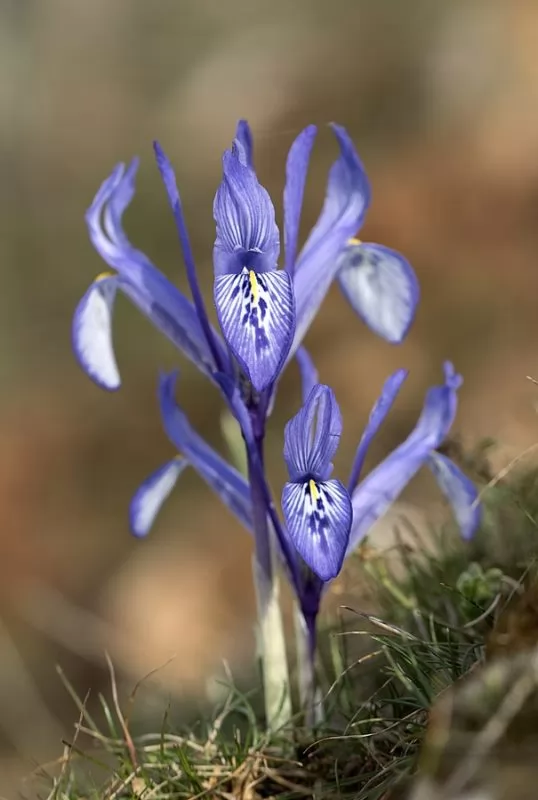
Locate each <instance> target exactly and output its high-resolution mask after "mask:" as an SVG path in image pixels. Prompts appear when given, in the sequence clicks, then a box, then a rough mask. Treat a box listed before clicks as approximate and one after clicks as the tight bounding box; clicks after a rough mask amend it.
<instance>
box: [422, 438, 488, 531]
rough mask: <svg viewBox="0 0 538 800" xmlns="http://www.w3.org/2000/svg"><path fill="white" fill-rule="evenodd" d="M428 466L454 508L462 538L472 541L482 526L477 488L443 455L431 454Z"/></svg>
mask: <svg viewBox="0 0 538 800" xmlns="http://www.w3.org/2000/svg"><path fill="white" fill-rule="evenodd" d="M428 466H429V467H430V469H431V471H432V472H433V474H434V475H435V479H436V480H437V483H438V485H439V488H440V489H441V491H442V492H443V494H444V495H445V497H446V498H447V500H448V502H449V503H450V505H451V506H452V510H453V512H454V517H455V518H456V522H457V523H458V525H459V528H460V531H461V535H462V537H463V538H464V539H470V538H471V537H472V536H473V534H474V533H475V532H476V530H477V528H478V526H479V525H480V519H481V516H482V509H481V506H480V503H479V499H478V491H477V488H476V486H475V485H474V483H473V482H472V481H471V480H470V479H469V478H468V477H467V476H466V475H464V474H463V472H462V471H461V470H460V468H459V467H457V466H456V464H454V462H453V461H451V460H450V459H449V458H447V457H446V456H444V455H442V454H441V453H436V452H433V453H430V456H429V458H428Z"/></svg>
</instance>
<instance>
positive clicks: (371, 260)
mask: <svg viewBox="0 0 538 800" xmlns="http://www.w3.org/2000/svg"><path fill="white" fill-rule="evenodd" d="M339 265H340V271H339V273H338V281H339V283H340V288H341V289H342V291H343V293H344V295H345V296H346V297H347V299H348V300H349V303H350V304H351V307H352V308H353V310H354V311H355V312H356V313H357V314H358V315H359V317H360V318H361V319H362V320H363V321H364V322H365V323H366V325H368V327H369V328H370V330H371V331H373V332H374V333H377V334H378V336H381V337H382V338H383V339H386V341H387V342H391V343H392V344H399V343H400V342H402V341H403V340H404V339H405V337H406V336H407V332H408V330H409V328H410V327H411V323H412V322H413V320H414V318H415V313H416V309H417V305H418V301H419V296H420V287H419V283H418V280H417V277H416V275H415V273H414V271H413V268H412V267H411V265H410V264H409V262H408V261H406V259H405V258H404V257H403V256H402V255H400V253H397V252H396V250H391V249H390V248H388V247H383V246H382V245H380V244H363V243H362V242H359V241H358V240H353V239H352V240H350V242H348V244H347V247H346V248H345V250H344V251H343V253H342V255H341V256H340V260H339Z"/></svg>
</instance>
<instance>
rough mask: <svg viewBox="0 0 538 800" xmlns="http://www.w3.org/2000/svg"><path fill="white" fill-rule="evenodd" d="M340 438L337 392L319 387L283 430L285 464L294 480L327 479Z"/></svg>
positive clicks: (340, 422)
mask: <svg viewBox="0 0 538 800" xmlns="http://www.w3.org/2000/svg"><path fill="white" fill-rule="evenodd" d="M341 434H342V416H341V414H340V409H339V407H338V403H337V402H336V398H335V396H334V392H333V390H332V389H330V388H329V387H328V386H324V385H323V384H317V385H316V386H314V388H313V389H312V391H311V392H310V394H309V396H308V399H307V401H306V403H305V404H304V406H303V407H302V408H301V410H300V411H299V412H298V413H297V414H296V415H295V416H294V417H293V418H292V419H290V421H289V422H288V423H287V425H286V428H285V430H284V460H285V462H286V464H287V467H288V472H289V474H290V478H291V480H292V481H293V480H301V479H302V478H305V477H315V478H316V479H319V480H325V479H326V478H328V476H329V474H330V472H331V470H332V464H331V459H332V458H333V456H334V454H335V453H336V450H337V448H338V444H339V442H340V436H341Z"/></svg>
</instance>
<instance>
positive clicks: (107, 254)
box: [73, 161, 226, 389]
mask: <svg viewBox="0 0 538 800" xmlns="http://www.w3.org/2000/svg"><path fill="white" fill-rule="evenodd" d="M137 166H138V164H137V162H136V161H133V162H132V164H131V165H130V166H129V168H128V169H127V170H126V169H125V167H124V165H123V164H120V165H118V166H117V167H116V168H115V169H114V171H113V172H112V174H111V175H110V177H109V178H107V180H106V181H104V183H103V184H102V186H101V187H100V189H99V191H98V192H97V195H96V197H95V199H94V201H93V203H92V205H91V206H90V208H89V210H88V212H87V214H86V222H87V225H88V231H89V234H90V238H91V241H92V243H93V245H94V247H95V249H96V250H97V252H98V253H99V254H100V256H101V257H102V258H103V259H104V260H105V261H106V263H107V264H108V265H109V266H110V267H112V268H113V269H114V270H115V271H116V272H117V273H118V274H117V276H116V280H115V281H113V280H112V279H111V276H109V275H107V276H106V278H107V281H108V283H104V278H103V277H102V276H100V277H99V278H97V280H96V281H95V282H94V283H93V284H92V286H90V289H89V290H88V292H87V293H86V295H85V296H84V298H83V299H82V301H81V302H80V303H79V306H78V308H77V311H76V312H75V319H74V321H73V344H74V347H75V353H76V355H77V357H78V360H79V362H80V363H81V365H82V366H83V368H84V369H86V371H87V373H88V375H89V377H91V378H92V379H93V380H95V381H96V382H97V383H99V384H100V385H102V386H105V388H109V389H115V388H118V387H119V385H120V378H119V374H117V367H116V373H115V374H113V372H111V370H110V365H111V363H112V361H111V358H113V349H112V340H111V315H112V311H113V299H114V297H113V296H114V294H115V291H113V289H112V287H115V289H120V290H121V291H122V292H123V293H124V294H126V295H127V296H128V297H129V298H130V299H131V300H132V301H133V302H134V303H135V305H136V306H137V307H138V308H139V309H140V310H141V311H142V313H143V314H145V315H146V316H147V317H148V318H149V319H150V320H151V321H152V322H153V324H154V325H155V326H156V327H157V328H158V329H159V330H160V331H162V332H163V333H164V334H165V335H166V336H167V337H168V338H169V339H170V340H171V341H172V342H173V343H174V344H175V345H176V346H177V347H178V348H179V349H180V350H181V351H182V352H183V353H184V354H185V355H186V356H187V358H189V359H190V360H191V361H193V362H194V363H195V364H196V365H197V366H198V367H199V369H200V370H202V372H204V373H205V374H206V375H208V376H209V377H211V378H212V375H213V372H214V371H215V367H216V365H215V358H214V356H213V354H212V352H211V350H210V348H209V346H208V343H207V338H206V336H205V335H204V332H203V330H202V327H201V325H200V322H199V319H198V316H197V314H196V311H195V309H194V307H193V305H192V303H190V302H189V300H187V298H186V297H185V296H184V295H183V294H182V293H181V292H180V291H179V289H177V288H176V287H175V286H174V285H173V284H172V283H170V281H169V280H168V279H167V278H165V276H164V275H163V274H162V273H161V272H159V270H158V269H156V267H155V266H154V265H153V264H152V263H151V261H150V260H149V259H148V258H147V256H145V255H144V254H143V253H141V252H140V251H139V250H136V249H135V248H134V247H133V246H132V245H131V244H130V243H129V240H128V239H127V236H126V234H125V232H124V230H123V227H122V215H123V212H124V211H125V209H126V207H127V205H128V204H129V202H130V201H131V199H132V197H133V195H134V190H135V185H134V180H135V175H136V169H137ZM109 279H110V280H109ZM105 294H106V297H105ZM90 330H93V335H94V337H95V341H96V344H95V345H94V346H92V343H91V339H90V337H89V336H88V335H87V334H88V332H89V331H90ZM212 333H213V340H214V342H215V347H216V348H217V349H218V351H219V353H220V356H221V358H222V359H225V358H226V353H225V351H224V349H223V346H222V342H221V340H220V339H219V337H218V334H217V333H216V332H215V331H213V332H212ZM105 341H108V344H107V345H106V347H105V345H104V342H105ZM111 354H112V356H111ZM100 359H104V360H103V361H102V363H101V366H99V362H100Z"/></svg>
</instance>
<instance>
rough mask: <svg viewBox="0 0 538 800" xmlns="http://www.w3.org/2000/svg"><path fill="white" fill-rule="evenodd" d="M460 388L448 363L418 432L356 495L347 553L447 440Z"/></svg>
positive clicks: (428, 395) (427, 401)
mask: <svg viewBox="0 0 538 800" xmlns="http://www.w3.org/2000/svg"><path fill="white" fill-rule="evenodd" d="M460 385H461V377H460V376H459V375H457V374H456V372H455V371H454V367H453V366H452V364H450V363H449V362H446V364H445V383H444V384H443V385H442V386H434V387H433V388H432V389H429V390H428V392H427V393H426V399H425V402H424V407H423V409H422V413H421V415H420V418H419V420H418V422H417V425H416V426H415V429H414V430H413V431H412V433H411V434H410V435H409V436H408V437H407V439H406V440H405V441H404V442H403V443H402V444H401V445H400V446H399V447H397V448H396V449H395V450H394V451H393V452H392V453H391V454H390V455H389V456H387V458H386V459H385V460H384V461H382V462H381V464H379V466H378V467H376V468H375V469H374V470H372V472H370V474H369V475H368V476H367V477H366V478H365V479H364V480H363V481H362V482H361V483H360V484H359V486H358V487H357V488H356V489H355V491H354V492H353V494H352V496H351V500H352V504H353V525H352V529H351V535H350V538H349V545H348V550H347V553H348V554H349V553H351V552H352V551H353V550H354V549H355V548H356V547H357V545H358V544H359V543H360V542H361V541H362V539H363V538H364V537H365V536H366V535H367V533H368V531H369V530H370V528H371V527H372V525H373V524H374V523H375V522H376V521H377V520H378V519H379V518H380V517H381V516H383V514H384V513H385V512H386V511H387V510H388V508H389V507H390V506H391V505H392V503H393V502H394V501H395V500H396V499H397V497H398V496H399V495H400V493H401V492H402V491H403V489H404V488H405V486H406V485H407V484H408V483H409V481H410V480H411V478H413V477H414V475H416V473H417V472H418V470H419V469H420V468H421V467H422V466H423V465H424V464H426V463H427V462H428V460H429V458H430V455H431V453H432V451H433V450H434V449H435V448H437V447H439V445H440V444H441V443H442V442H443V440H444V439H445V438H446V436H447V434H448V432H449V430H450V427H451V425H452V422H453V420H454V416H455V414H456V409H457V402H458V401H457V394H456V391H457V389H458V387H459V386H460Z"/></svg>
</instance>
